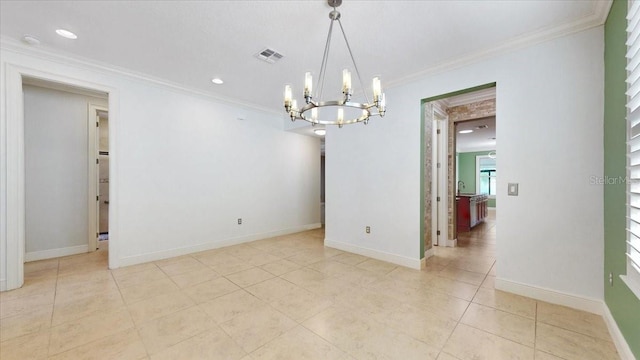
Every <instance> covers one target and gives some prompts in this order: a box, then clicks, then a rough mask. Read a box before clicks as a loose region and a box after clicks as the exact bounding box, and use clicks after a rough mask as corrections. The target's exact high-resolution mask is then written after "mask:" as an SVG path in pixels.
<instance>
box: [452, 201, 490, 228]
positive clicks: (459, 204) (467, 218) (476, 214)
mask: <svg viewBox="0 0 640 360" xmlns="http://www.w3.org/2000/svg"><path fill="white" fill-rule="evenodd" d="M488 199H489V197H488V196H487V195H484V194H469V193H460V194H458V195H457V196H456V211H457V212H456V215H457V216H456V218H457V228H458V232H466V231H471V229H472V228H473V227H474V226H476V225H478V224H480V223H482V222H483V221H484V219H485V218H486V217H487V212H488V209H487V200H488Z"/></svg>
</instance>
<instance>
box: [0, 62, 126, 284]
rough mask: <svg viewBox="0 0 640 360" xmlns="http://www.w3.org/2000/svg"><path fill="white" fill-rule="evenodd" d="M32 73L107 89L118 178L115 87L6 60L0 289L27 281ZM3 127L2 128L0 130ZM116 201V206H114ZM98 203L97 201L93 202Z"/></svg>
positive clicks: (112, 257)
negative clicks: (27, 101)
mask: <svg viewBox="0 0 640 360" xmlns="http://www.w3.org/2000/svg"><path fill="white" fill-rule="evenodd" d="M25 76H26V77H31V78H36V79H40V80H45V81H50V82H55V83H61V84H66V85H71V86H75V87H80V88H85V89H91V90H94V91H100V92H104V93H107V94H108V96H109V109H110V119H109V120H110V125H111V126H110V129H109V130H110V133H109V135H110V136H109V149H110V151H111V152H110V155H113V156H110V169H111V170H112V173H111V174H110V176H111V178H112V179H116V180H117V175H118V174H117V152H116V151H114V150H117V147H116V146H115V144H116V140H117V133H118V131H117V129H118V124H119V122H118V117H117V114H118V111H117V110H118V103H119V101H118V93H117V91H115V89H113V88H111V87H109V86H105V85H100V84H96V83H92V82H88V81H84V80H79V79H76V78H72V77H68V76H64V75H59V74H53V73H51V72H47V71H41V70H37V69H33V68H28V67H24V66H20V65H17V64H12V63H8V62H7V63H6V64H5V69H4V84H2V85H4V92H5V96H4V99H3V105H4V108H5V110H4V113H3V114H2V117H1V119H0V129H4V132H3V133H2V138H1V140H2V143H3V144H4V146H3V147H2V146H0V151H2V153H1V156H0V162H1V163H0V168H2V169H3V170H6V171H3V172H4V173H5V174H6V177H2V178H0V197H1V198H3V199H4V200H0V208H2V218H0V221H1V223H2V224H3V225H4V226H2V228H4V231H2V232H0V237H1V238H0V244H6V251H5V252H4V254H3V257H4V258H3V259H0V260H2V261H1V262H3V263H4V264H5V265H6V280H5V282H4V283H0V290H11V289H16V288H19V287H21V286H22V285H23V283H24V257H25V189H24V188H25V186H24V184H25V182H24V181H25V168H24V160H25V151H24V96H23V92H22V78H23V77H25ZM0 131H2V130H0ZM117 184H118V182H117V181H113V182H110V184H109V186H110V192H111V194H110V195H111V199H112V200H113V201H110V202H111V204H110V205H111V206H110V207H109V218H110V225H111V228H112V229H113V230H114V231H113V236H111V234H110V241H109V268H111V269H114V268H117V267H118V246H117V245H118V242H117V233H118V231H117V230H118V226H117V224H118V223H117V219H118V218H117V204H118V201H117V199H118V197H117V189H118V186H117ZM114 205H115V206H114ZM94 206H95V204H94Z"/></svg>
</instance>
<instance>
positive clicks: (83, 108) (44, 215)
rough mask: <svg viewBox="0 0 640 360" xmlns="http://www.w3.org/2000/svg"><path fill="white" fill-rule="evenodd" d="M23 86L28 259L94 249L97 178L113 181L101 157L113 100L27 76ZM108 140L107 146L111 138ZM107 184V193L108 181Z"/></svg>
mask: <svg viewBox="0 0 640 360" xmlns="http://www.w3.org/2000/svg"><path fill="white" fill-rule="evenodd" d="M22 88H23V97H24V102H23V111H24V129H25V130H24V139H25V141H24V162H25V203H26V206H25V248H24V251H25V256H24V261H25V262H30V261H37V260H44V259H51V258H58V257H63V256H69V255H75V254H81V253H86V252H92V251H95V250H96V249H97V248H98V247H97V244H96V243H97V239H98V236H99V231H98V226H99V225H98V224H99V223H100V221H101V220H102V219H99V218H97V217H96V216H97V214H99V212H98V210H99V209H98V206H97V203H102V201H98V200H99V193H98V189H99V188H100V187H101V186H100V184H99V183H98V180H97V179H102V178H103V177H104V176H102V177H98V171H100V172H101V173H106V174H107V176H106V178H107V179H108V166H109V162H108V160H107V161H105V165H106V168H105V167H104V166H103V167H100V166H99V160H98V159H97V158H98V153H99V151H98V148H99V143H100V142H101V141H100V140H103V139H100V138H99V135H98V134H99V129H100V128H101V126H100V123H101V122H102V123H103V124H105V125H106V124H107V123H106V121H107V119H108V118H107V117H106V116H107V114H108V96H107V95H106V94H105V93H101V92H97V91H93V90H87V89H82V88H76V87H73V86H69V85H65V84H61V83H55V82H49V81H44V80H40V79H34V78H27V77H25V78H24V79H23V82H22ZM87 111H89V113H87ZM101 118H102V119H101ZM103 127H104V125H103ZM106 129H108V128H106ZM105 134H106V135H108V130H105ZM106 141H107V144H106V146H108V137H106ZM102 142H103V143H104V141H102ZM107 152H108V147H107ZM101 175H102V174H101ZM106 186H107V188H106V190H105V191H106V192H107V194H108V180H107V182H106ZM105 213H106V214H107V217H106V219H107V220H108V211H105ZM94 214H96V215H94Z"/></svg>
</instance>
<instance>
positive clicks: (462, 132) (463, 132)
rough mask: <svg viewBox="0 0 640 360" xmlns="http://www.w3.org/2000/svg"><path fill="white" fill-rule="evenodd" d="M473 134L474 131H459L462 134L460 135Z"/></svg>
mask: <svg viewBox="0 0 640 360" xmlns="http://www.w3.org/2000/svg"><path fill="white" fill-rule="evenodd" d="M472 132H473V130H460V131H458V133H460V134H469V133H472Z"/></svg>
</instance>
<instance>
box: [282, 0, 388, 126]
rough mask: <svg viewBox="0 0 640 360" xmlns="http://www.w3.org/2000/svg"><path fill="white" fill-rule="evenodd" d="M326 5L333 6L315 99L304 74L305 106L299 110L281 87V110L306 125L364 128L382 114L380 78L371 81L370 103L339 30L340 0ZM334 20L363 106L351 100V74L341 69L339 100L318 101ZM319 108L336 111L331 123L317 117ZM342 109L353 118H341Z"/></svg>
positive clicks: (288, 90) (287, 90) (310, 81)
mask: <svg viewBox="0 0 640 360" xmlns="http://www.w3.org/2000/svg"><path fill="white" fill-rule="evenodd" d="M327 3H328V4H329V6H331V7H333V10H332V11H331V12H330V13H329V18H330V19H331V23H330V25H329V34H328V35H327V42H326V45H325V48H324V55H323V56H322V65H321V66H320V73H319V75H318V83H319V84H320V87H319V88H320V89H319V91H317V92H316V94H315V97H316V98H317V99H318V100H315V99H314V96H313V95H312V94H313V93H312V89H313V79H312V76H311V73H310V72H307V73H306V74H305V77H304V92H303V96H304V101H305V105H304V106H303V107H301V108H298V103H297V101H296V100H295V99H294V98H293V97H292V91H291V86H290V85H286V86H285V88H284V108H285V110H286V112H287V113H288V114H289V117H291V121H296V120H297V119H301V120H305V121H308V122H310V123H311V125H313V126H315V125H317V124H321V125H338V127H342V126H343V125H347V124H355V123H359V122H363V123H364V124H365V125H366V124H367V123H368V122H369V118H370V117H371V116H380V117H383V116H384V113H385V111H386V100H385V95H384V93H383V92H382V87H381V85H380V78H378V77H374V78H373V84H372V88H373V102H372V103H370V102H369V98H368V97H367V94H366V92H365V91H364V86H363V85H362V79H361V78H360V72H359V71H358V66H357V65H356V61H355V59H354V57H353V53H352V52H351V46H349V41H348V40H347V35H346V34H345V32H344V28H343V27H342V22H341V21H340V12H338V11H337V10H336V8H337V7H339V6H340V5H341V4H342V0H327ZM336 21H337V22H338V24H339V25H340V30H341V31H342V37H343V38H344V41H345V43H346V45H347V49H348V50H349V56H350V57H351V62H352V63H353V69H354V70H355V73H356V77H357V78H358V82H359V84H360V87H361V88H362V92H363V95H364V100H365V102H364V103H359V102H353V101H351V96H352V95H353V87H352V86H351V72H350V71H349V69H344V70H343V71H342V95H343V97H342V99H339V100H329V101H323V100H322V91H323V90H324V81H325V77H326V70H327V58H328V56H329V50H330V47H331V34H332V31H333V25H334V23H335V22H336ZM323 107H335V108H337V114H336V118H335V120H323V119H319V118H318V109H319V108H323ZM353 109H355V111H354V110H353ZM345 110H349V113H351V114H353V113H354V112H355V114H356V115H355V116H353V117H352V118H348V119H345Z"/></svg>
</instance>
